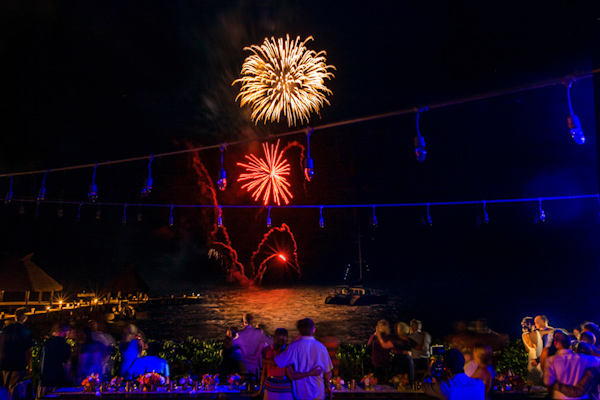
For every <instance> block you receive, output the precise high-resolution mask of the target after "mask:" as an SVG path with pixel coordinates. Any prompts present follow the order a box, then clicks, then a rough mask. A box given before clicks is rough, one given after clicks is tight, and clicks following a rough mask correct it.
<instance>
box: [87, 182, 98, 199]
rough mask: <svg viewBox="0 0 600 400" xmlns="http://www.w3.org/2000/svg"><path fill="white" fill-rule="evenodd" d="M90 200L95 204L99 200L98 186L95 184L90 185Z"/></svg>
mask: <svg viewBox="0 0 600 400" xmlns="http://www.w3.org/2000/svg"><path fill="white" fill-rule="evenodd" d="M88 198H89V199H90V201H92V202H95V201H96V200H98V186H96V184H95V183H92V184H91V185H90V190H89V191H88Z"/></svg>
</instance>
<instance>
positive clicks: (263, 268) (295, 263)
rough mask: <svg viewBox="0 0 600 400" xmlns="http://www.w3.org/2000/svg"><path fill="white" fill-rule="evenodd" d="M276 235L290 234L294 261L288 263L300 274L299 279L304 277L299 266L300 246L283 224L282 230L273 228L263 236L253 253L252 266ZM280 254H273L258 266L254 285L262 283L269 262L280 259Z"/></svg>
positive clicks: (288, 228) (287, 227)
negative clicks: (272, 236) (276, 258)
mask: <svg viewBox="0 0 600 400" xmlns="http://www.w3.org/2000/svg"><path fill="white" fill-rule="evenodd" d="M274 233H283V234H286V233H287V234H288V235H289V237H290V239H291V240H292V245H293V248H292V260H291V261H286V263H287V265H289V266H290V267H292V269H293V270H294V271H295V272H296V273H297V274H298V277H301V276H302V272H301V271H300V266H299V265H298V245H297V243H296V238H295V237H294V234H293V233H292V231H291V229H290V227H289V226H288V225H287V224H285V223H283V224H281V228H278V227H273V228H271V229H270V230H269V231H268V232H267V233H265V235H264V236H263V238H262V240H261V241H260V243H259V244H258V247H257V248H256V250H255V251H254V252H253V253H252V257H251V259H250V264H251V265H252V267H254V260H255V258H256V257H257V256H258V255H259V254H261V253H263V252H264V250H263V247H264V246H265V245H266V243H267V241H268V240H269V239H270V238H271V235H273V234H274ZM278 256H279V254H277V253H275V254H271V255H270V256H268V257H267V258H265V259H264V260H263V261H262V262H261V263H260V265H259V266H258V270H257V271H256V275H255V276H254V283H255V284H259V285H260V283H261V281H262V278H263V276H264V274H265V272H266V271H267V264H268V262H269V261H270V260H271V259H273V258H275V257H278Z"/></svg>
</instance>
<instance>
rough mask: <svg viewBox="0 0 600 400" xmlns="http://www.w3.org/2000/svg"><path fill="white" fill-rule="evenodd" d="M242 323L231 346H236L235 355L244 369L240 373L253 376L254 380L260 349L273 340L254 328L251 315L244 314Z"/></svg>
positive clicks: (257, 373)
mask: <svg viewBox="0 0 600 400" xmlns="http://www.w3.org/2000/svg"><path fill="white" fill-rule="evenodd" d="M242 322H243V323H244V329H242V330H241V331H239V332H238V333H237V335H236V336H235V337H234V338H233V345H234V347H235V346H237V349H236V354H237V356H238V358H239V360H240V361H241V362H242V365H243V366H244V367H245V371H242V372H244V373H247V374H253V375H254V377H255V378H258V377H259V376H260V367H261V365H260V360H261V355H262V349H263V348H264V347H265V346H267V345H270V344H273V339H272V338H270V337H269V336H267V335H265V333H264V332H263V331H262V329H259V328H255V327H254V317H253V316H252V314H244V316H243V318H242Z"/></svg>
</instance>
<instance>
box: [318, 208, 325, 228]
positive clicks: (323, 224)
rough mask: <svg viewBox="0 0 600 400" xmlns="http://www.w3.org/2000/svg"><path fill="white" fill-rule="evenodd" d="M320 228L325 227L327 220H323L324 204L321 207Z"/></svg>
mask: <svg viewBox="0 0 600 400" xmlns="http://www.w3.org/2000/svg"><path fill="white" fill-rule="evenodd" d="M319 214H320V217H319V228H325V221H324V220H323V206H320V207H319Z"/></svg>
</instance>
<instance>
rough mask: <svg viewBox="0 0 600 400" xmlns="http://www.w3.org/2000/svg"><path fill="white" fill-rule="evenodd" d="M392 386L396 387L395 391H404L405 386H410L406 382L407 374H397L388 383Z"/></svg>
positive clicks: (408, 382)
mask: <svg viewBox="0 0 600 400" xmlns="http://www.w3.org/2000/svg"><path fill="white" fill-rule="evenodd" d="M390 383H391V384H392V385H394V386H395V387H396V389H398V390H400V389H404V388H405V387H406V386H408V385H409V384H410V381H409V380H408V374H399V375H396V376H395V377H393V378H392V380H391V381H390Z"/></svg>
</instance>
